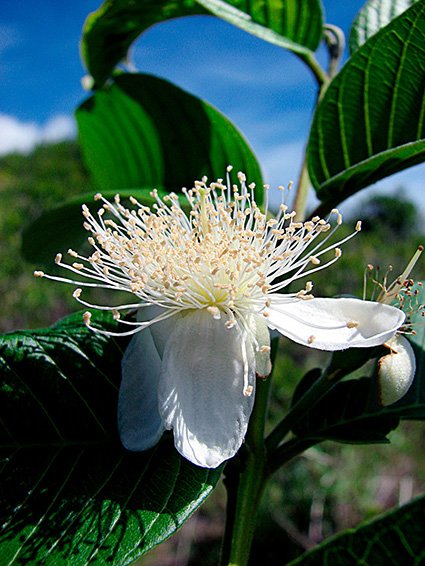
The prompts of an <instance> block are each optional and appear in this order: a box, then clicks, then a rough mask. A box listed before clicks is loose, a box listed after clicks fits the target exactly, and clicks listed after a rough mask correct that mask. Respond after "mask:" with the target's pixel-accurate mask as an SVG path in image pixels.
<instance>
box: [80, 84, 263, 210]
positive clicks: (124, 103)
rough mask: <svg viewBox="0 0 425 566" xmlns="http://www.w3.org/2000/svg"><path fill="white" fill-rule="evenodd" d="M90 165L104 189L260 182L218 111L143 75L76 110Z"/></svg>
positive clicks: (242, 146) (258, 192) (237, 138)
mask: <svg viewBox="0 0 425 566" xmlns="http://www.w3.org/2000/svg"><path fill="white" fill-rule="evenodd" d="M76 117H77V122H78V130H79V142H80V146H81V152H82V155H83V158H84V160H85V163H86V165H87V167H88V169H89V171H90V173H91V174H92V176H93V178H94V181H95V182H96V184H97V186H98V187H99V189H101V190H102V191H103V190H105V189H106V190H108V189H117V190H121V189H129V188H132V187H135V188H140V187H148V188H153V187H155V188H157V189H165V190H167V191H171V190H173V191H177V192H179V191H181V188H182V187H188V188H191V187H192V186H193V183H194V182H195V181H196V180H200V179H202V177H203V176H204V175H206V176H207V177H208V178H209V179H210V181H212V180H216V179H217V178H224V177H225V175H226V167H227V166H228V165H233V167H234V171H233V172H232V180H233V181H234V182H236V181H237V177H236V175H237V172H238V171H243V172H244V173H245V174H246V176H247V179H248V180H249V182H250V183H251V182H255V183H257V189H256V199H257V202H258V203H261V202H262V179H261V172H260V169H259V165H258V163H257V161H256V159H255V157H254V154H253V153H252V150H251V149H250V147H249V146H248V144H247V142H246V141H245V140H244V139H243V137H242V136H241V134H240V133H239V132H238V130H237V129H236V128H235V126H233V124H231V122H229V120H227V118H225V117H224V116H223V115H222V114H221V113H220V112H218V110H216V109H215V108H213V107H212V106H210V105H209V104H207V103H206V102H203V101H202V100H200V99H199V98H196V97H195V96H192V95H190V94H188V93H187V92H185V91H183V90H182V89H180V88H178V87H176V86H174V85H172V84H171V83H169V82H167V81H165V80H162V79H159V78H156V77H153V76H151V75H142V74H125V75H121V76H118V77H116V79H115V82H114V84H112V85H111V86H110V87H108V88H106V89H104V90H101V91H98V92H96V93H95V94H94V95H93V96H92V97H90V98H89V99H88V100H87V101H85V102H84V103H83V104H82V105H81V106H80V107H79V108H78V110H77V112H76Z"/></svg>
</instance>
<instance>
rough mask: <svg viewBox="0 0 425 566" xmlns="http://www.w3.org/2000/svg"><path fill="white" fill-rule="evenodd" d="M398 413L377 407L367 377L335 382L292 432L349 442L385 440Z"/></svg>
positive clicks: (375, 393)
mask: <svg viewBox="0 0 425 566" xmlns="http://www.w3.org/2000/svg"><path fill="white" fill-rule="evenodd" d="M399 420H400V418H399V416H398V415H397V414H394V413H393V412H391V411H386V410H385V409H381V408H380V406H379V404H378V393H377V389H376V387H374V384H373V383H372V380H371V379H370V378H362V379H350V380H348V381H342V382H340V383H337V384H336V385H335V387H334V388H333V389H331V391H330V392H329V393H328V394H327V395H325V396H324V397H323V398H322V399H321V400H320V401H319V402H318V403H317V404H316V405H315V406H314V407H312V408H311V409H310V411H308V413H307V414H306V415H305V416H304V417H303V418H302V419H300V420H299V421H298V423H297V425H296V427H294V429H293V432H294V433H295V434H296V435H297V436H300V437H309V438H315V439H320V440H336V441H339V442H349V443H373V442H383V443H386V442H388V439H387V434H388V433H389V432H391V431H392V430H394V429H395V428H396V427H397V426H398V424H399Z"/></svg>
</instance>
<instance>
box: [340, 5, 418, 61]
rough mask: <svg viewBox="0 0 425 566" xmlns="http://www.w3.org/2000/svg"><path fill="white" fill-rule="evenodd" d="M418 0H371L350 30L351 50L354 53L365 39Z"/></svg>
mask: <svg viewBox="0 0 425 566" xmlns="http://www.w3.org/2000/svg"><path fill="white" fill-rule="evenodd" d="M414 2H416V0H369V1H368V2H366V4H365V5H364V6H363V7H362V9H361V10H360V12H359V13H358V14H357V16H356V18H355V20H354V22H353V25H352V27H351V31H350V39H349V44H350V51H351V53H354V51H356V49H358V48H359V47H360V46H361V45H363V43H364V42H365V41H367V40H368V39H369V38H370V37H372V35H374V34H375V33H376V32H377V31H379V30H380V29H381V28H383V27H384V26H386V25H387V24H389V23H390V21H391V20H393V19H394V18H396V17H397V16H399V15H400V14H401V13H402V12H404V10H407V8H410V6H411V5H412V4H413V3H414Z"/></svg>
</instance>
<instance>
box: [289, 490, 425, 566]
mask: <svg viewBox="0 0 425 566" xmlns="http://www.w3.org/2000/svg"><path fill="white" fill-rule="evenodd" d="M424 531H425V498H423V497H422V498H419V499H417V500H415V501H412V502H411V503H409V504H407V505H404V506H403V507H401V508H400V509H397V510H395V511H391V512H389V513H386V514H385V515H383V516H381V517H379V518H377V519H374V520H373V521H370V522H368V523H366V524H364V525H362V526H360V527H359V528H357V529H350V530H347V531H345V532H343V533H341V534H339V535H337V536H335V537H333V538H332V539H330V540H329V541H326V542H324V543H323V544H321V545H320V546H318V547H316V548H314V549H313V550H311V551H310V552H307V553H306V554H304V555H302V556H300V558H297V559H296V560H293V561H292V562H290V563H289V564H288V565H287V566H317V565H318V564H324V565H326V566H359V565H360V564H362V565H364V566H366V565H367V566H401V565H406V566H407V565H408V564H409V565H412V566H413V565H418V566H419V564H423V563H424V561H425V547H424Z"/></svg>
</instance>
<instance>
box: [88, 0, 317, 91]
mask: <svg viewBox="0 0 425 566" xmlns="http://www.w3.org/2000/svg"><path fill="white" fill-rule="evenodd" d="M194 15H214V16H217V17H220V18H222V19H224V20H225V21H227V22H229V23H231V24H233V25H235V26H237V27H239V28H241V29H242V30H244V31H247V32H248V33H252V34H253V35H256V36H257V37H260V38H261V39H263V40H265V41H270V42H271V43H275V44H277V45H280V46H282V47H285V48H287V49H291V50H292V51H295V52H299V53H311V51H315V50H316V49H317V47H318V45H319V43H320V41H321V37H322V25H323V24H322V11H321V4H320V1H319V0H274V1H271V0H266V1H264V0H254V1H251V2H249V3H248V2H245V1H243V0H242V1H241V0H231V1H230V2H224V1H223V0H199V1H197V2H196V1H194V0H184V1H175V0H171V1H170V0H141V1H139V2H128V1H127V0H107V1H106V2H104V3H103V4H102V6H101V7H100V8H99V9H98V10H97V11H95V12H93V13H92V14H90V15H89V16H88V18H87V20H86V22H85V24H84V29H83V36H82V40H81V54H82V57H83V61H84V63H85V65H86V67H87V69H88V71H89V73H90V75H91V76H92V77H93V79H94V81H95V84H96V86H97V87H101V86H103V84H104V83H105V82H106V80H107V79H108V78H109V77H110V76H111V75H112V73H113V71H114V69H115V67H116V65H118V63H120V61H123V60H125V59H126V58H127V55H128V50H129V48H130V46H131V44H132V43H133V42H134V41H135V40H136V39H137V37H139V35H141V34H142V33H143V32H144V31H146V30H147V29H148V28H149V27H151V26H152V25H154V24H158V23H160V22H163V21H167V20H171V19H174V18H178V17H183V16H194Z"/></svg>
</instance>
